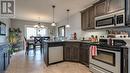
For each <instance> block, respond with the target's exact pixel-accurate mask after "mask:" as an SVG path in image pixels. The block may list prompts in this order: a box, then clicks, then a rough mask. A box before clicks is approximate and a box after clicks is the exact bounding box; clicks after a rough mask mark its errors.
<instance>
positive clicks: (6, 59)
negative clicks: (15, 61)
mask: <svg viewBox="0 0 130 73" xmlns="http://www.w3.org/2000/svg"><path fill="white" fill-rule="evenodd" d="M9 59H10V56H9V53H8V52H5V53H4V70H6V69H7V67H8V65H9Z"/></svg>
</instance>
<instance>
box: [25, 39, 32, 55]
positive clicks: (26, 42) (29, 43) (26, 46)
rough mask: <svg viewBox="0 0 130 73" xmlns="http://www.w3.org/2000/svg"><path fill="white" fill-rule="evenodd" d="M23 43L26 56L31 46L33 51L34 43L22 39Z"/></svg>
mask: <svg viewBox="0 0 130 73" xmlns="http://www.w3.org/2000/svg"><path fill="white" fill-rule="evenodd" d="M24 43H25V45H24V47H25V50H26V51H25V54H27V55H28V53H29V50H31V48H30V46H31V45H32V46H33V50H34V43H33V42H29V41H28V40H27V39H26V38H25V37H24Z"/></svg>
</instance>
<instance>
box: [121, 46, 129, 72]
mask: <svg viewBox="0 0 130 73" xmlns="http://www.w3.org/2000/svg"><path fill="white" fill-rule="evenodd" d="M122 58H123V59H122V60H123V61H122V62H123V63H122V73H128V48H124V49H123V57H122Z"/></svg>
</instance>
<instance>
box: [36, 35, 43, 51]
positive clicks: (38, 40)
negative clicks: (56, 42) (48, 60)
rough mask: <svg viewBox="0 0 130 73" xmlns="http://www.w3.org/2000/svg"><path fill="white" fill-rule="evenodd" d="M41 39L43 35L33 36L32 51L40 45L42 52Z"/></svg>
mask: <svg viewBox="0 0 130 73" xmlns="http://www.w3.org/2000/svg"><path fill="white" fill-rule="evenodd" d="M42 40H43V37H34V51H36V48H37V46H40V51H41V53H42Z"/></svg>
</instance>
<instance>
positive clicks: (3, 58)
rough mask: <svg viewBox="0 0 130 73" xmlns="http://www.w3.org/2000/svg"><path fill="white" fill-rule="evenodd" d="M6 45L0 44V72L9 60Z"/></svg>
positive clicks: (5, 67)
mask: <svg viewBox="0 0 130 73" xmlns="http://www.w3.org/2000/svg"><path fill="white" fill-rule="evenodd" d="M8 48H9V47H8V46H7V45H3V46H0V73H4V72H5V70H6V69H7V67H8V65H9V62H10V55H9V53H8Z"/></svg>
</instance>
